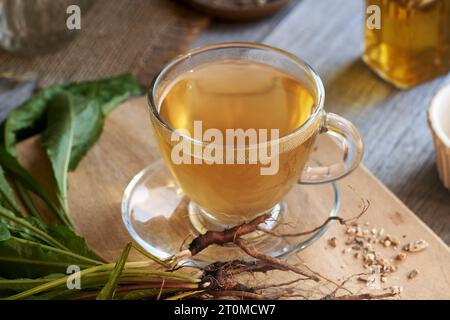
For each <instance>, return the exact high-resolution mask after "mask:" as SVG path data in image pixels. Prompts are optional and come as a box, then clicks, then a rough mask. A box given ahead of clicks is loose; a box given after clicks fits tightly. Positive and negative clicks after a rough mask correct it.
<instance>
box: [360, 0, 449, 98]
mask: <svg viewBox="0 0 450 320" xmlns="http://www.w3.org/2000/svg"><path fill="white" fill-rule="evenodd" d="M366 3H367V8H369V6H373V5H376V6H378V8H379V12H380V14H381V17H380V22H381V25H380V28H379V29H377V28H371V27H370V26H369V24H366V31H365V51H364V55H363V60H364V61H365V62H366V64H367V65H369V66H370V67H371V68H372V69H373V70H374V71H375V72H376V73H377V74H379V75H380V76H381V77H382V78H383V79H385V80H386V81H388V82H390V83H392V84H394V85H395V86H397V87H399V88H403V89H406V88H410V87H412V86H414V85H417V84H419V83H422V82H425V81H427V80H430V79H432V78H435V77H437V76H438V75H442V74H445V73H447V72H449V70H450V0H366ZM372 8H373V7H372ZM368 14H369V15H370V13H368Z"/></svg>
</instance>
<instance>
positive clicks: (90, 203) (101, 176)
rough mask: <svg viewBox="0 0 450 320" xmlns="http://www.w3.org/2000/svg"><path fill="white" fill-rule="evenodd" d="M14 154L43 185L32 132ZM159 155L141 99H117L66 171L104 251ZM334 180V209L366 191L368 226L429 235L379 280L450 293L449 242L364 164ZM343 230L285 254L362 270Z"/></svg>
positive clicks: (341, 272) (116, 238)
mask: <svg viewBox="0 0 450 320" xmlns="http://www.w3.org/2000/svg"><path fill="white" fill-rule="evenodd" d="M19 158H20V161H21V162H22V163H23V164H24V165H25V167H27V168H28V169H30V170H31V171H32V172H33V174H34V175H35V176H36V177H37V178H38V179H39V180H40V181H42V183H44V184H46V185H47V186H49V184H50V183H51V181H50V180H51V179H49V178H48V177H49V176H50V175H49V174H50V171H49V163H48V161H47V160H46V158H45V156H44V154H43V152H42V149H41V147H40V142H39V139H38V138H31V139H29V140H27V141H25V142H23V143H21V144H20V146H19ZM158 158H159V151H158V150H157V146H156V143H155V141H154V139H153V136H152V131H151V128H150V122H149V115H148V110H147V103H146V99H145V98H138V99H135V100H131V101H129V102H127V103H125V104H123V105H122V106H120V107H119V108H118V109H116V110H115V111H114V112H113V113H112V114H111V115H110V116H109V118H108V120H107V121H106V124H105V128H104V132H103V134H102V136H101V138H100V141H99V142H98V143H97V144H96V145H95V146H94V147H93V148H92V149H91V151H90V152H89V153H88V154H87V156H86V157H85V158H84V159H83V161H82V162H81V163H80V165H79V167H78V168H77V170H76V171H75V172H73V173H71V174H70V175H69V188H70V189H69V202H70V209H71V214H72V218H73V220H74V222H75V225H76V229H77V231H78V232H79V233H80V234H81V235H83V236H84V237H85V238H86V239H87V241H88V243H89V244H90V245H91V246H92V247H93V248H94V249H95V250H97V251H98V252H99V253H100V254H101V255H102V256H103V257H105V258H107V259H109V260H114V259H115V258H116V257H117V256H118V255H119V254H120V252H121V250H122V248H123V247H124V245H125V244H126V243H127V242H129V241H130V239H131V238H130V236H129V235H128V234H127V232H126V230H125V228H124V226H123V224H122V219H121V216H120V202H121V199H122V194H123V191H124V189H125V187H126V186H127V184H128V182H129V181H130V180H131V179H132V178H133V176H134V175H135V174H136V173H138V172H139V171H140V170H141V169H142V168H144V167H145V166H146V165H147V164H149V163H151V162H153V161H154V160H156V159H158ZM339 187H340V192H341V196H342V204H341V210H340V212H339V215H340V216H342V217H345V218H347V217H352V216H354V215H356V214H357V213H358V212H359V210H361V208H360V207H361V201H360V200H361V198H364V199H367V200H369V201H370V203H371V206H370V209H369V211H368V212H367V214H366V215H365V216H364V217H363V218H362V219H361V222H363V223H366V222H367V223H368V227H367V228H369V229H370V228H378V229H380V228H384V229H385V231H386V233H390V234H395V235H397V236H398V237H400V238H401V239H402V243H407V242H409V241H413V240H419V239H423V240H426V241H427V242H428V243H429V247H428V248H427V249H426V250H425V251H422V252H419V253H413V254H410V255H409V256H408V258H407V259H406V261H404V262H402V263H401V264H400V265H399V268H398V271H397V272H395V273H394V274H393V275H392V276H391V277H390V278H389V280H388V282H387V283H385V284H383V287H386V288H388V287H390V286H392V285H399V286H402V287H403V288H404V291H403V293H402V295H401V298H404V299H450V250H449V248H448V246H447V245H446V244H445V243H444V242H443V241H442V240H441V239H440V238H439V237H438V236H437V235H435V234H434V233H433V232H432V231H431V230H430V229H429V228H428V227H427V226H426V225H425V224H424V223H423V222H422V221H421V220H420V219H419V218H418V217H417V216H416V215H415V214H414V213H413V212H411V211H410V210H409V209H408V208H407V207H406V206H405V205H404V204H403V203H402V202H400V200H398V199H397V198H396V197H395V196H394V195H393V194H392V193H391V192H390V191H389V190H388V189H387V188H386V187H384V186H383V185H382V184H381V183H380V182H379V181H378V180H377V179H376V178H375V177H374V176H373V175H372V174H371V173H370V172H369V171H368V170H367V169H366V168H364V166H361V167H360V168H359V169H357V170H356V171H355V172H354V173H352V174H351V175H349V176H348V177H346V178H345V179H343V180H341V181H340V182H339ZM449 214H450V212H449ZM449 218H450V216H449ZM344 233H345V230H344V229H343V227H341V226H339V225H337V224H336V225H333V227H332V228H330V230H329V231H328V232H327V233H326V234H325V236H323V237H322V238H321V239H320V240H319V241H317V242H316V243H314V244H313V245H312V246H311V247H309V248H307V249H306V250H304V251H302V252H300V253H298V254H297V255H296V256H295V257H292V258H290V261H292V262H293V263H295V262H296V261H303V262H305V263H306V264H307V265H308V266H309V267H311V268H312V269H314V270H316V271H318V272H320V273H321V274H322V275H326V276H327V277H328V278H330V279H332V280H334V281H342V279H344V278H346V277H348V276H350V275H352V274H357V273H361V272H364V268H363V266H362V263H361V262H360V261H358V260H356V259H355V258H354V257H353V254H348V253H347V254H343V253H342V250H343V249H344V248H345V247H346V246H345V245H344V242H345V239H346V237H345V234H344ZM333 236H335V237H336V238H337V241H338V244H337V247H336V248H332V247H331V246H329V245H328V243H327V239H329V238H331V237H333ZM383 254H384V255H385V257H387V258H390V257H393V256H394V255H395V254H396V251H395V250H394V249H392V248H387V249H385V251H384V252H383ZM413 269H416V270H418V271H419V276H418V277H416V278H414V279H412V280H408V279H407V274H408V273H409V272H410V271H411V270H413ZM286 277H288V276H287V275H286V273H281V272H278V273H277V272H275V273H270V274H269V278H270V279H265V281H266V282H282V281H283V279H285V278H286ZM352 286H353V287H354V288H355V290H357V291H359V290H366V291H367V290H371V288H365V287H364V285H363V284H361V283H354V284H353V285H352Z"/></svg>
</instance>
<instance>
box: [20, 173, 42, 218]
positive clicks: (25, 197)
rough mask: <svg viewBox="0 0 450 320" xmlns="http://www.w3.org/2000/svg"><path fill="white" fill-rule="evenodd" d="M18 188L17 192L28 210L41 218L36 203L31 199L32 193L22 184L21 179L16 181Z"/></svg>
mask: <svg viewBox="0 0 450 320" xmlns="http://www.w3.org/2000/svg"><path fill="white" fill-rule="evenodd" d="M16 188H17V193H18V194H19V198H20V200H22V203H23V205H24V206H25V208H26V209H27V210H28V213H29V214H31V215H32V216H34V217H36V218H41V217H40V215H39V213H38V211H37V209H36V207H35V205H34V203H33V200H32V199H31V196H30V194H29V193H28V191H27V190H26V189H25V188H24V187H23V186H22V184H21V183H20V182H19V181H16Z"/></svg>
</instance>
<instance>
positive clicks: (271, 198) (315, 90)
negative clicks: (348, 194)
mask: <svg viewBox="0 0 450 320" xmlns="http://www.w3.org/2000/svg"><path fill="white" fill-rule="evenodd" d="M221 61H234V62H241V63H242V65H241V68H246V67H247V66H248V65H249V64H259V65H265V66H268V67H271V68H273V69H274V70H277V72H281V73H283V74H285V75H286V76H288V77H290V78H292V79H295V81H297V82H298V83H299V84H300V85H301V86H302V87H303V88H305V89H306V90H307V91H308V92H309V93H310V94H311V96H312V97H313V102H314V103H313V107H312V110H311V113H310V115H309V117H308V118H307V119H306V121H304V122H303V123H302V124H300V125H299V126H298V127H295V128H293V129H292V130H290V131H289V132H287V133H286V134H284V135H280V136H278V137H276V138H274V139H268V140H267V141H258V142H256V143H253V144H251V143H249V144H246V145H244V146H236V145H233V144H228V143H226V144H224V143H221V144H220V145H219V144H217V145H215V147H217V148H218V149H220V151H221V153H222V154H224V155H226V154H234V155H237V154H238V152H239V151H242V150H241V149H242V148H244V149H245V152H244V153H242V154H244V156H243V157H244V159H243V160H244V161H243V162H241V163H226V161H224V162H222V163H217V162H215V163H214V162H211V159H208V156H205V154H209V155H210V154H211V153H205V150H207V149H208V148H209V149H211V145H213V144H214V142H211V141H204V140H203V139H196V137H195V135H193V134H192V133H190V132H186V130H180V128H174V127H172V125H171V124H170V123H169V121H167V119H165V118H164V116H163V115H162V114H161V107H162V104H163V101H164V99H165V98H166V97H167V95H168V93H169V92H170V90H172V88H173V86H174V85H175V83H176V82H177V81H179V79H180V78H183V77H184V76H185V75H188V74H189V73H192V72H193V71H195V70H197V69H198V68H201V67H203V66H205V65H208V64H211V63H217V62H221ZM243 71H244V74H245V70H243ZM217 77H221V74H217ZM148 100H149V108H150V115H151V116H150V117H151V122H152V126H153V130H154V135H155V137H156V140H157V142H158V145H159V147H160V150H161V153H162V155H163V158H164V160H165V162H166V164H167V166H168V168H169V170H170V172H171V174H172V175H173V177H174V178H175V181H176V182H177V183H178V184H179V186H180V187H181V189H182V190H183V192H184V193H185V194H186V195H187V196H188V197H189V199H190V204H189V209H188V212H189V219H190V222H191V224H192V225H193V226H194V228H195V229H196V230H197V231H198V232H202V233H203V232H204V231H205V230H222V229H224V228H228V227H231V226H236V225H239V224H242V223H244V222H248V221H250V220H252V219H254V218H255V217H257V216H260V215H263V214H269V215H272V217H273V219H274V220H276V219H277V217H278V216H279V215H281V214H282V211H284V210H285V208H284V206H283V197H284V196H285V195H286V194H287V193H288V192H289V191H290V190H291V189H292V187H293V186H294V185H295V184H296V183H298V182H300V183H303V184H318V183H326V182H332V181H335V180H337V179H340V178H342V177H344V176H346V175H347V174H349V173H350V172H352V171H353V170H354V169H355V168H356V167H357V166H358V165H359V163H360V161H361V157H362V153H363V143H362V139H361V136H360V134H359V132H358V130H357V129H356V128H355V126H354V125H353V124H352V123H350V122H349V121H348V120H346V119H344V118H342V117H340V116H338V115H336V114H332V113H327V112H325V110H324V88H323V85H322V81H321V79H320V77H319V76H318V75H317V74H316V72H315V71H314V70H313V69H312V68H311V67H310V66H309V65H308V64H306V63H305V62H303V61H302V60H300V59H299V58H297V57H296V56H294V55H292V54H290V53H288V52H285V51H283V50H280V49H277V48H274V47H270V46H267V45H262V44H253V43H223V44H214V45H210V46H206V47H203V48H200V49H195V50H192V51H190V52H188V53H186V54H184V55H181V56H179V57H177V58H175V59H174V60H173V61H172V62H170V63H169V64H168V65H166V66H165V67H164V68H163V69H162V70H161V71H160V73H159V74H158V75H157V76H156V77H155V79H154V80H153V82H152V85H151V89H150V92H149V95H148ZM179 116H180V117H182V116H183V115H179ZM222 116H223V115H222V114H221V113H217V117H222ZM268 116H270V115H268ZM196 120H199V121H202V120H204V119H202V114H200V115H199V118H198V119H196ZM231 126H232V127H234V129H237V128H239V124H238V123H236V126H234V125H233V124H232V125H231ZM318 135H330V136H332V137H333V138H334V139H337V140H339V141H340V142H341V146H342V150H341V152H342V157H341V158H342V161H338V162H336V163H333V164H331V165H315V166H311V165H309V164H307V161H308V159H309V157H310V154H311V151H312V149H313V145H314V142H315V141H316V137H317V136H318ZM193 136H194V137H193ZM180 143H181V144H182V145H183V146H184V147H186V149H183V150H190V151H191V152H192V150H197V151H199V152H197V153H194V152H192V153H190V154H188V158H189V159H190V160H191V161H188V162H185V163H179V162H177V161H174V159H173V150H174V148H176V147H177V146H180ZM319 147H320V145H319ZM264 148H266V149H270V151H271V152H268V154H270V159H272V160H274V161H277V162H278V164H277V166H278V170H277V171H276V172H275V173H273V174H262V172H263V170H262V169H263V167H265V165H264V164H263V163H261V162H257V163H246V162H245V160H248V158H249V154H250V152H251V151H252V150H253V151H255V150H261V149H264ZM218 149H217V150H218ZM275 149H276V151H275V152H274V150H275ZM242 154H241V155H242ZM258 154H259V153H258ZM224 157H225V156H224ZM196 161H197V163H196ZM266 164H267V163H266ZM266 167H267V165H266Z"/></svg>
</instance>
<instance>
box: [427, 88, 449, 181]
mask: <svg viewBox="0 0 450 320" xmlns="http://www.w3.org/2000/svg"><path fill="white" fill-rule="evenodd" d="M428 125H429V126H430V128H431V132H432V134H433V139H434V145H435V148H436V163H437V168H438V172H439V177H440V178H441V181H442V183H443V184H444V186H445V187H446V188H447V189H449V190H450V85H447V86H445V87H443V88H442V89H441V90H439V92H438V93H437V94H436V96H434V98H433V100H432V101H431V104H430V108H429V109H428Z"/></svg>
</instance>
